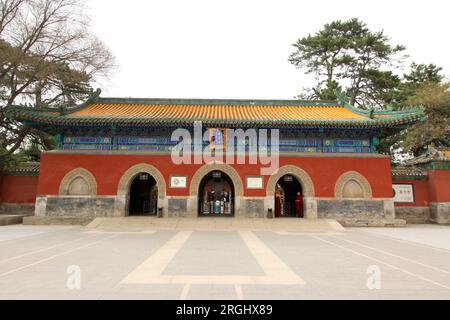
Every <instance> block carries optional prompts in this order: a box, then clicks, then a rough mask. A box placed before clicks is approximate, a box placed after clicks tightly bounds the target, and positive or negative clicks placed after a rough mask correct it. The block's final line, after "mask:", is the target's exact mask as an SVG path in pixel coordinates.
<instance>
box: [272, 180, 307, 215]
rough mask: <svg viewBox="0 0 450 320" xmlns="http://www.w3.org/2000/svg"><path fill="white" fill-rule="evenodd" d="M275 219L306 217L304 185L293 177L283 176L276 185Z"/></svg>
mask: <svg viewBox="0 0 450 320" xmlns="http://www.w3.org/2000/svg"><path fill="white" fill-rule="evenodd" d="M275 217H276V218H281V217H297V218H303V217H304V212H303V191H302V185H301V183H300V182H299V181H298V180H297V178H296V177H294V176H293V175H290V174H288V175H285V176H282V177H281V178H280V179H279V180H278V182H277V183H276V186H275Z"/></svg>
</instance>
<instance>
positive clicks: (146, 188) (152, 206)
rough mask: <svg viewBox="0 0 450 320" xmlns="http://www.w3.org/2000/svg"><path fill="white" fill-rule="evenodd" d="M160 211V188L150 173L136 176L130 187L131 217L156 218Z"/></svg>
mask: <svg viewBox="0 0 450 320" xmlns="http://www.w3.org/2000/svg"><path fill="white" fill-rule="evenodd" d="M157 210H158V187H157V185H156V180H155V179H154V178H153V177H152V176H151V175H150V174H148V173H145V172H142V173H139V174H138V175H136V177H135V178H134V179H133V181H132V183H131V186H130V202H129V210H128V212H129V215H130V216H156V214H157Z"/></svg>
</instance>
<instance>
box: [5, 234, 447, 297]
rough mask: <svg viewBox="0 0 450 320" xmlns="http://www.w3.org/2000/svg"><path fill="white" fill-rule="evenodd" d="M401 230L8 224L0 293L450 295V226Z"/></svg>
mask: <svg viewBox="0 0 450 320" xmlns="http://www.w3.org/2000/svg"><path fill="white" fill-rule="evenodd" d="M394 230H400V229H394ZM433 230H436V232H434V233H433ZM400 231H401V232H400V233H395V232H391V231H386V230H382V229H377V232H372V231H370V230H369V231H367V230H366V229H364V230H361V229H347V230H346V232H335V231H333V232H328V233H323V232H322V233H306V232H295V231H275V232H274V231H269V230H248V229H242V230H228V231H216V230H178V229H172V230H160V229H154V230H146V231H145V232H131V231H128V232H123V231H122V232H114V231H102V230H98V229H86V228H82V227H70V228H69V227H30V226H7V227H0V299H70V300H72V299H170V300H183V299H225V300H226V299H268V300H275V299H297V300H306V299H351V300H355V299H356V300H362V299H402V300H403V299H446V300H448V299H450V267H449V266H450V250H447V249H445V248H443V247H444V245H441V247H437V246H436V245H437V244H440V243H442V244H444V243H445V241H448V239H449V238H448V236H449V232H450V227H442V226H427V227H422V226H417V227H414V226H413V227H408V228H407V229H402V230H400ZM384 232H387V233H386V234H384ZM413 235H415V236H416V238H417V239H420V241H416V242H414V241H410V240H411V239H413V238H414V237H413ZM405 239H407V240H405ZM224 248H225V249H224ZM74 267H75V269H73V268H74ZM77 268H78V269H77ZM373 268H375V269H377V270H378V271H377V272H379V273H378V275H377V276H379V287H377V288H374V287H370V286H368V284H371V283H373V282H371V277H372V276H373V273H371V272H372V271H371V270H374V269H373ZM74 270H75V271H76V272H78V271H79V274H77V273H76V272H75V273H74ZM77 270H78V271H77ZM214 270H216V272H213V271H214ZM77 275H79V280H80V282H79V284H80V287H79V288H77V287H71V285H73V284H74V282H73V280H74V279H77V278H76V277H75V276H77ZM73 277H75V278H73ZM130 280H132V281H130ZM155 280H156V281H155ZM372 280H373V279H372Z"/></svg>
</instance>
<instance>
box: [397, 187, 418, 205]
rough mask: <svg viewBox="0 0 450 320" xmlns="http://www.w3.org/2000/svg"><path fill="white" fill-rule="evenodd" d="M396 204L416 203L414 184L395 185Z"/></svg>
mask: <svg viewBox="0 0 450 320" xmlns="http://www.w3.org/2000/svg"><path fill="white" fill-rule="evenodd" d="M392 188H393V189H394V202H403V203H414V188H413V185H412V184H394V185H392Z"/></svg>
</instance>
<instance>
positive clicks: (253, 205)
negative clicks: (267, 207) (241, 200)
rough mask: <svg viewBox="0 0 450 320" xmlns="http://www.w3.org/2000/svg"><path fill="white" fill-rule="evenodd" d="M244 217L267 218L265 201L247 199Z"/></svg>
mask: <svg viewBox="0 0 450 320" xmlns="http://www.w3.org/2000/svg"><path fill="white" fill-rule="evenodd" d="M244 216H245V217H246V218H265V217H266V212H264V199H246V200H245V212H244Z"/></svg>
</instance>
